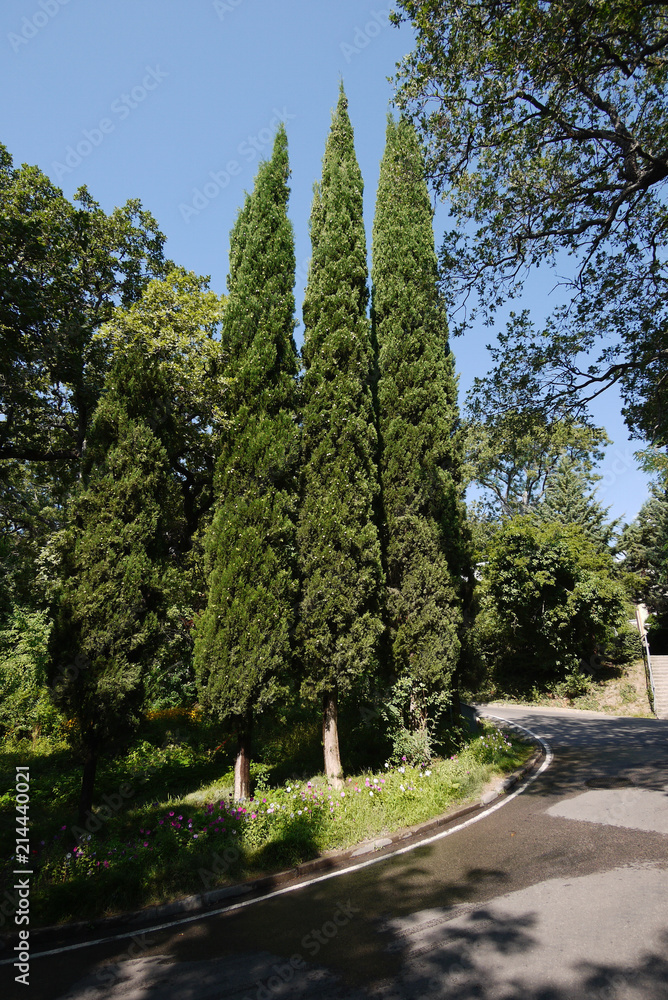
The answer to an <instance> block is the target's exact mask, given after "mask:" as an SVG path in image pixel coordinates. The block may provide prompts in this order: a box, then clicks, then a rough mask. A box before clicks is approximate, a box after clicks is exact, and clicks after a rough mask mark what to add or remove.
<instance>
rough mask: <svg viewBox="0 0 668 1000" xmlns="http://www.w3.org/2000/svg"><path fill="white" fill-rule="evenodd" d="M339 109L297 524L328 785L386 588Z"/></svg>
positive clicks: (321, 247) (310, 350) (356, 181)
mask: <svg viewBox="0 0 668 1000" xmlns="http://www.w3.org/2000/svg"><path fill="white" fill-rule="evenodd" d="M347 104H348V102H347V100H346V96H345V94H344V92H343V87H341V92H340V96H339V101H338V105H337V108H336V112H335V113H334V116H333V120H332V126H331V130H330V133H329V137H328V140H327V146H326V149H325V156H324V159H323V172H322V181H321V183H320V184H319V185H317V186H316V189H315V197H314V200H313V209H312V213H311V243H312V258H311V267H310V272H309V280H308V287H307V291H306V299H305V302H304V326H305V334H304V349H303V361H304V367H305V375H304V381H303V392H304V408H303V447H302V463H303V464H302V497H301V511H300V518H299V551H300V560H301V569H302V575H303V581H304V582H303V597H302V602H301V609H300V610H301V614H300V624H299V636H300V640H301V642H300V648H301V653H302V657H303V668H304V671H305V681H304V688H303V690H304V692H305V693H306V694H310V695H315V696H319V697H321V698H322V704H323V744H324V753H325V773H326V774H327V776H328V778H329V779H330V780H331V781H333V782H334V783H335V784H336V783H338V782H339V781H340V779H341V760H340V754H339V739H338V725H337V705H338V698H339V696H340V695H345V694H346V693H347V692H349V691H350V690H351V688H352V687H353V685H354V684H355V683H358V682H362V681H363V679H364V677H365V676H369V675H370V674H371V673H373V672H374V671H375V669H376V667H377V658H378V642H379V637H380V635H381V632H382V620H381V613H380V606H381V598H382V587H383V576H382V565H381V557H380V543H379V538H378V530H377V526H376V523H375V520H374V504H375V503H376V500H377V495H378V477H377V465H376V449H377V434H376V428H375V421H374V411H373V398H372V377H373V369H374V356H373V349H372V344H371V331H370V324H369V321H368V319H367V316H366V307H367V303H368V289H367V263H366V238H365V233H364V224H363V219H362V195H363V184H362V176H361V174H360V170H359V166H358V164H357V159H356V157H355V150H354V145H353V130H352V126H351V124H350V119H349V117H348V110H347Z"/></svg>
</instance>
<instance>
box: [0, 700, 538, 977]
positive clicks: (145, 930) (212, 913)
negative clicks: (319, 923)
mask: <svg viewBox="0 0 668 1000" xmlns="http://www.w3.org/2000/svg"><path fill="white" fill-rule="evenodd" d="M480 714H481V715H484V716H485V717H486V718H491V719H496V720H497V721H499V722H503V723H505V724H506V725H509V726H512V727H514V728H515V729H521V730H522V732H525V733H528V734H529V736H531V737H532V738H533V739H535V740H536V741H537V742H538V743H540V744H541V746H542V747H543V749H544V751H545V760H544V761H543V763H542V764H541V766H540V767H539V768H538V770H537V771H536V772H535V774H532V775H530V776H529V777H528V778H527V779H526V781H524V782H523V783H522V784H521V785H520V786H519V787H518V788H516V789H515V791H514V792H512V793H511V794H509V795H507V796H505V798H503V799H501V800H500V801H499V802H497V803H495V805H493V806H490V807H489V809H485V810H484V811H483V812H481V813H478V815H477V816H473V817H472V818H471V819H467V820H466V821H465V822H464V823H458V824H457V826H453V827H450V828H449V829H447V830H443V831H441V833H435V834H434V835H433V836H431V837H426V838H425V839H424V840H419V841H417V842H416V843H414V844H408V845H406V846H405V847H400V848H398V849H397V850H396V851H391V852H389V853H388V854H382V855H379V856H378V857H375V858H370V859H369V860H368V861H362V862H359V863H358V864H355V865H351V866H350V867H348V868H341V869H340V870H338V871H335V872H327V873H326V874H325V875H318V876H316V877H315V878H311V879H308V880H307V881H305V882H297V883H296V884H294V885H287V886H284V887H283V888H282V889H275V890H274V891H273V892H268V893H266V894H265V895H264V896H256V897H255V898H254V899H246V900H243V901H242V902H241V903H232V904H231V905H230V906H221V907H219V908H218V909H216V910H208V911H207V912H206V913H195V914H192V915H191V916H188V917H180V918H179V919H178V920H170V921H167V923H163V924H154V925H153V926H152V927H138V928H136V929H135V930H134V931H124V932H123V933H122V934H111V935H109V936H108V937H102V938H95V939H94V940H92V941H78V942H75V943H74V944H67V945H63V947H62V948H51V949H49V950H48V951H39V952H31V958H32V959H36V958H46V957H48V956H50V955H62V954H65V953H66V952H70V951H79V950H80V949H82V948H93V947H95V946H96V945H99V944H111V943H112V942H113V941H126V940H127V939H128V938H133V937H136V936H137V935H139V934H141V935H142V936H146V935H147V934H155V933H156V932H157V931H164V930H169V929H171V928H172V927H181V926H183V925H184V924H192V923H195V922H196V921H198V920H208V919H209V918H210V917H219V916H221V915H222V914H224V913H233V912H235V911H236V910H244V909H246V907H248V906H254V905H255V904H256V903H263V902H265V900H267V899H273V898H274V897H276V896H284V895H286V894H287V893H289V892H297V891H298V890H299V889H306V888H307V887H308V886H310V885H316V884H317V883H318V882H326V881H327V880H328V879H331V878H338V877H339V876H341V875H349V874H350V873H351V872H357V871H361V870H362V869H363V868H369V867H370V866H371V865H376V864H379V863H380V862H382V861H387V860H388V859H389V858H395V857H399V855H401V854H408V853H409V851H415V850H417V848H419V847H425V846H426V845H427V844H433V843H435V842H436V841H437V840H443V839H444V838H445V837H451V836H452V834H453V833H459V831H460V830H465V829H466V828H467V827H468V826H473V824H474V823H479V822H480V820H482V819H485V818H486V817H487V816H490V815H491V814H492V813H494V812H496V811H497V809H502V808H503V806H506V805H508V803H509V802H512V800H513V799H514V798H516V797H517V796H518V795H520V794H521V793H522V792H523V791H524V790H525V789H526V788H528V786H529V785H530V784H532V782H534V781H535V780H536V779H537V778H538V777H539V776H540V775H541V774H542V773H543V771H545V770H547V768H548V767H549V766H550V764H551V763H552V761H553V759H554V754H553V753H552V749H551V747H550V745H549V743H547V741H546V740H544V739H543V738H542V737H541V736H538V735H537V734H536V733H534V732H532V731H531V730H530V729H527V728H526V726H520V725H519V724H518V723H517V722H511V721H510V720H508V719H503V718H502V717H501V716H498V715H491V714H490V713H488V712H481V713H480ZM63 931H64V932H65V931H67V925H63ZM13 961H14V958H5V959H2V960H0V965H9V964H10V963H11V962H13Z"/></svg>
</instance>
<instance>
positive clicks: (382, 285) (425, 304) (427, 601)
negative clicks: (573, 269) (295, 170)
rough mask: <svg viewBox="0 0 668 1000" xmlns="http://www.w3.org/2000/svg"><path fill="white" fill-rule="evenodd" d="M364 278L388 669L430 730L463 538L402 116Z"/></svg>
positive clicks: (455, 626)
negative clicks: (374, 364) (372, 358)
mask: <svg viewBox="0 0 668 1000" xmlns="http://www.w3.org/2000/svg"><path fill="white" fill-rule="evenodd" d="M371 275H372V288H373V291H372V295H373V300H372V312H371V315H372V322H373V330H374V338H375V341H376V344H377V349H378V390H377V393H378V425H379V436H380V461H379V465H380V478H381V488H382V509H383V518H382V523H383V553H384V561H385V571H386V575H387V584H388V601H387V618H388V626H389V628H388V632H389V641H390V644H391V661H392V666H393V670H394V673H395V676H396V677H397V678H398V679H399V680H400V681H401V684H400V685H399V686H398V689H397V690H398V691H403V692H404V697H403V699H402V700H401V707H402V714H403V720H404V725H405V726H406V727H407V728H408V729H412V730H416V729H417V730H422V731H423V732H425V731H426V728H427V726H428V720H429V718H430V717H431V715H432V713H433V711H434V710H435V708H436V706H437V705H439V704H440V705H441V707H443V706H444V705H445V704H447V703H448V701H449V700H450V697H451V689H452V678H453V674H454V672H455V669H456V667H457V664H458V658H459V653H460V639H459V630H460V625H461V621H462V611H461V594H460V591H461V584H460V578H461V573H462V570H463V568H464V565H465V554H466V536H465V532H464V527H463V520H464V513H463V504H462V499H461V484H460V463H461V457H460V443H459V437H460V436H459V434H458V420H459V416H458V409H457V384H456V378H455V374H454V360H453V357H452V355H451V354H450V350H449V347H448V329H447V320H446V316H445V310H444V306H443V302H442V299H441V296H440V294H439V291H438V285H437V282H438V268H437V258H436V253H435V250H434V237H433V230H432V211H431V205H430V201H429V195H428V192H427V186H426V182H425V179H424V163H423V156H422V152H421V150H420V147H419V144H418V140H417V137H416V135H415V132H414V130H413V127H412V126H411V125H410V124H409V123H408V122H407V121H406V120H404V119H401V120H400V121H399V122H395V121H393V120H392V119H391V118H390V119H388V126H387V144H386V149H385V154H384V157H383V160H382V163H381V170H380V180H379V186H378V194H377V201H376V213H375V218H374V226H373V250H372V272H371ZM425 735H426V732H425Z"/></svg>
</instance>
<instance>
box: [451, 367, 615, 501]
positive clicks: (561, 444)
mask: <svg viewBox="0 0 668 1000" xmlns="http://www.w3.org/2000/svg"><path fill="white" fill-rule="evenodd" d="M467 417H468V423H467V471H468V478H469V480H470V481H472V482H474V483H475V484H476V485H477V487H478V489H479V490H480V491H481V500H480V503H481V504H482V508H484V510H485V511H486V513H487V514H488V515H491V516H492V517H496V518H505V517H512V516H514V515H515V514H523V513H528V511H529V510H531V509H532V508H533V507H535V505H536V504H538V503H540V501H541V500H542V498H543V496H544V494H545V490H546V487H547V483H548V481H549V479H550V477H551V476H552V475H553V474H554V472H555V471H556V469H557V468H558V467H559V464H560V463H561V462H562V461H564V460H565V459H567V460H568V461H569V462H571V463H573V464H574V465H575V466H577V468H578V469H579V470H581V472H582V473H583V475H584V476H585V478H586V479H589V480H591V478H592V474H593V469H594V465H595V463H596V462H597V461H600V460H601V459H602V458H603V454H604V452H603V447H604V446H605V444H607V443H608V440H609V439H608V436H607V434H606V432H605V430H604V429H603V428H602V427H595V426H593V425H592V424H591V422H590V421H589V420H586V419H580V420H578V419H575V418H574V417H573V416H572V415H570V414H569V413H568V411H567V410H566V408H565V407H561V409H560V410H559V411H557V412H556V413H552V414H549V415H546V413H545V412H544V410H543V408H542V406H541V405H540V402H539V401H538V391H537V387H536V384H535V380H523V381H522V384H521V385H519V386H518V385H516V384H514V383H513V375H512V373H509V372H508V371H506V370H505V368H504V369H503V370H498V371H496V372H493V373H491V374H489V375H487V376H486V377H485V378H477V379H475V380H474V382H473V386H472V388H471V390H470V392H469V395H468V398H467Z"/></svg>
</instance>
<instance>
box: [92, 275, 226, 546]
mask: <svg viewBox="0 0 668 1000" xmlns="http://www.w3.org/2000/svg"><path fill="white" fill-rule="evenodd" d="M224 305H225V299H224V297H220V296H218V295H216V293H215V292H213V291H211V290H210V289H209V288H208V283H207V280H206V279H204V278H201V277H198V276H197V275H195V274H193V273H192V272H188V271H185V270H184V269H183V268H172V269H170V270H169V272H168V273H167V275H166V276H165V277H164V278H155V279H153V280H152V281H150V282H149V283H148V285H147V286H146V288H145V289H144V291H143V293H142V295H141V297H140V298H139V299H138V300H137V302H134V303H132V304H131V305H129V306H127V307H125V308H118V309H116V311H115V312H114V314H113V317H112V319H111V320H109V321H108V322H107V323H106V324H105V325H104V326H103V327H102V328H101V329H100V330H99V332H98V333H97V334H96V335H95V337H94V338H93V339H94V341H95V342H97V341H101V342H102V343H103V344H104V345H105V351H106V353H107V354H108V355H109V356H110V357H111V358H112V359H114V358H120V357H122V356H123V355H125V354H126V352H127V351H128V350H131V351H135V352H138V353H141V355H142V356H143V358H144V359H145V360H146V361H149V360H150V364H151V366H153V367H155V370H156V371H157V372H159V376H160V377H159V380H158V382H157V383H156V387H155V388H154V389H153V390H151V391H150V392H149V394H148V395H147V394H146V392H145V393H144V398H143V399H141V400H136V401H135V402H134V403H132V404H131V405H133V406H134V407H135V409H136V412H137V413H142V414H143V415H144V416H145V418H146V419H147V420H148V421H149V423H150V426H151V427H152V428H153V429H154V430H155V431H157V432H158V433H159V436H160V439H161V441H162V442H163V444H164V446H165V448H166V450H167V455H168V457H169V462H170V467H171V469H172V471H173V473H174V476H175V478H176V480H177V482H178V483H179V485H180V488H181V492H182V496H183V510H184V516H185V518H186V524H187V527H188V532H189V535H190V537H191V538H193V537H194V536H195V535H196V533H197V531H198V529H199V528H200V525H201V522H202V518H203V517H204V516H205V515H206V514H207V512H208V511H209V510H210V508H211V505H212V502H213V501H212V490H213V469H214V463H215V442H214V435H213V432H212V425H213V423H214V420H215V414H216V407H217V406H218V405H219V399H220V395H221V394H222V393H223V392H224V391H225V386H226V377H225V354H224V351H223V347H222V345H221V340H220V334H221V323H222V317H223V311H224ZM158 386H160V387H161V391H160V392H158V391H156V390H157V388H158ZM149 399H150V401H151V402H150V407H149ZM129 405H130V403H129Z"/></svg>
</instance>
